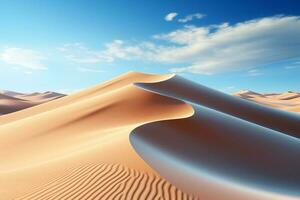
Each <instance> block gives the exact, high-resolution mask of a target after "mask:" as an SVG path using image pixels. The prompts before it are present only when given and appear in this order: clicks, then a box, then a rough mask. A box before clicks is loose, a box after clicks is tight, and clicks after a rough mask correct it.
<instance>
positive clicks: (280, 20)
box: [69, 16, 300, 75]
mask: <svg viewBox="0 0 300 200" xmlns="http://www.w3.org/2000/svg"><path fill="white" fill-rule="evenodd" d="M299 35H300V17H298V16H273V17H266V18H261V19H255V20H250V21H245V22H240V23H237V24H233V25H230V24H229V23H222V24H217V25H214V24H213V25H209V26H184V27H183V28H180V29H177V30H174V31H171V32H168V33H162V34H157V35H154V36H153V37H152V39H151V40H149V41H141V42H136V41H135V42H130V41H121V40H114V41H112V42H111V43H108V44H106V45H105V46H104V47H105V48H104V49H103V50H101V51H95V50H90V49H84V48H82V47H80V46H79V47H80V48H79V50H80V53H78V54H76V56H74V54H71V55H72V56H71V55H70V56H69V58H71V60H73V61H84V60H88V61H89V60H93V61H95V62H99V61H100V60H104V61H108V62H112V61H114V60H117V59H120V60H140V61H148V62H152V63H159V64H164V65H170V66H172V65H174V64H176V65H182V66H183V67H179V68H170V69H169V70H170V71H172V72H177V73H184V72H189V73H198V74H214V73H219V72H224V71H237V70H251V69H259V68H260V66H263V65H266V64H270V63H273V62H279V61H283V60H288V59H297V58H298V59H299V58H300V46H299V45H298V44H299V43H300V37H299ZM162 40H163V41H166V43H161V41H162ZM82 50H85V51H86V52H82ZM250 73H251V74H252V75H258V74H257V72H256V73H255V72H250Z"/></svg>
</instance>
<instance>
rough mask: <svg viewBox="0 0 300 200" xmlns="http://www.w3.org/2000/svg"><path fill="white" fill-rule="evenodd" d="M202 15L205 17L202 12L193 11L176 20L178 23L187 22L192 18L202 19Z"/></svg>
mask: <svg viewBox="0 0 300 200" xmlns="http://www.w3.org/2000/svg"><path fill="white" fill-rule="evenodd" d="M203 17H205V15H204V14H202V13H195V14H191V15H187V16H185V17H183V18H180V19H178V22H180V23H187V22H189V21H192V20H194V19H202V18H203Z"/></svg>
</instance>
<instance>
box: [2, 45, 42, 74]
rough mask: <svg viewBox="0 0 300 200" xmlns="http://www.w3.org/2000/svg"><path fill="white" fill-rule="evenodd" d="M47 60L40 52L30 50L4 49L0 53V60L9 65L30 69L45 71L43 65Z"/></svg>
mask: <svg viewBox="0 0 300 200" xmlns="http://www.w3.org/2000/svg"><path fill="white" fill-rule="evenodd" d="M46 59H47V58H46V57H45V56H43V55H42V54H41V53H40V52H37V51H34V50H32V49H23V48H15V47H12V48H6V49H4V50H3V51H2V52H0V60H1V61H3V62H4V63H7V64H9V65H15V66H18V67H22V68H26V69H30V70H45V69H47V67H46V66H45V64H44V63H43V61H44V60H46Z"/></svg>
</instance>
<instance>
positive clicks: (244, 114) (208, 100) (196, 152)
mask: <svg viewBox="0 0 300 200" xmlns="http://www.w3.org/2000/svg"><path fill="white" fill-rule="evenodd" d="M42 96H43V95H42ZM46 96H47V95H46ZM18 97H19V95H18ZM18 97H17V96H15V97H14V98H18ZM28 98H29V97H28ZM35 99H37V98H35ZM31 100H32V99H31ZM299 123H300V117H299V115H297V114H294V113H292V112H287V111H280V110H277V109H276V110H275V109H273V108H268V107H265V106H262V105H260V104H257V103H253V102H252V101H248V100H243V99H241V98H238V97H234V96H231V95H227V94H224V93H221V92H218V91H215V90H212V89H210V88H207V87H205V86H202V85H198V84H196V83H193V82H191V81H188V80H186V79H183V78H181V77H179V76H175V75H150V74H142V73H136V72H129V73H126V74H123V75H121V76H119V77H117V78H115V79H112V80H110V81H107V82H105V83H103V84H99V85H96V86H94V87H91V88H88V89H85V90H82V91H80V92H77V93H74V94H72V95H69V96H65V97H62V98H59V99H55V100H53V101H50V102H47V103H43V104H40V105H37V106H34V107H30V108H27V109H24V110H21V111H18V112H14V113H10V114H7V115H3V116H0V156H1V160H0V194H1V197H0V199H4V200H6V199H28V200H31V199H36V200H40V199H54V200H55V199H129V200H130V199H149V200H152V199H157V200H158V199H204V200H229V199H230V200H231V199H233V200H240V199H245V200H264V199H267V200H284V199H287V200H296V199H299V198H300V191H299V185H300V171H299V168H300V160H299V157H300V141H299V139H298V138H300V127H299Z"/></svg>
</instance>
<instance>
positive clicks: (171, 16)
mask: <svg viewBox="0 0 300 200" xmlns="http://www.w3.org/2000/svg"><path fill="white" fill-rule="evenodd" d="M177 15H178V13H176V12H171V13H169V14H167V15H166V16H165V20H166V21H168V22H170V21H173V19H174V18H175V17H176V16H177Z"/></svg>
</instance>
